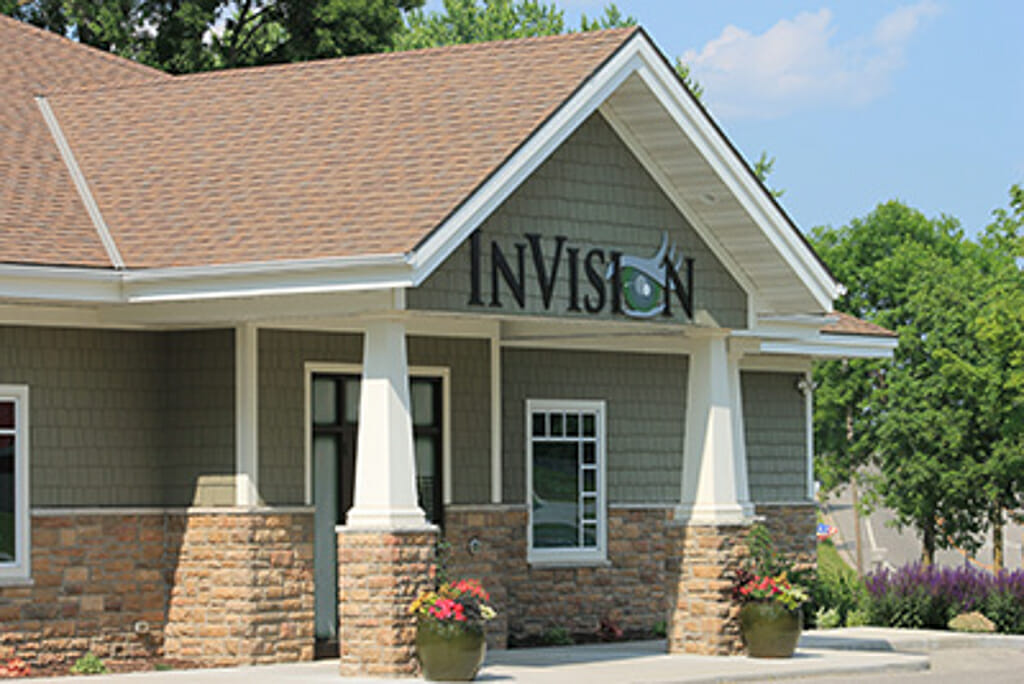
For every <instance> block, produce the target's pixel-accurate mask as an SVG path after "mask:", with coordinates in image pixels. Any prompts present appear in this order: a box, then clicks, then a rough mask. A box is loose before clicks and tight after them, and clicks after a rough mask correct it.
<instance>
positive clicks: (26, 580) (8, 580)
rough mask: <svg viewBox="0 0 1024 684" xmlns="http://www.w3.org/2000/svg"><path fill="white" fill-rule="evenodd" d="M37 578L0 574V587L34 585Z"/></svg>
mask: <svg viewBox="0 0 1024 684" xmlns="http://www.w3.org/2000/svg"><path fill="white" fill-rule="evenodd" d="M35 584H36V583H35V580H33V579H32V578H31V577H3V576H0V588H5V587H34V586H35Z"/></svg>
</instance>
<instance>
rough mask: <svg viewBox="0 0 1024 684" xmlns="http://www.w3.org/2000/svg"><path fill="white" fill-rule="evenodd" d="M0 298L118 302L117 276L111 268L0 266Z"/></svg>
mask: <svg viewBox="0 0 1024 684" xmlns="http://www.w3.org/2000/svg"><path fill="white" fill-rule="evenodd" d="M0 298H3V299H15V300H44V301H49V302H58V301H59V302H68V301H70V302H82V303H101V302H117V301H120V299H121V275H120V273H118V272H117V271H114V270H111V269H90V268H73V267H72V268H64V267H55V266H22V265H16V264H0Z"/></svg>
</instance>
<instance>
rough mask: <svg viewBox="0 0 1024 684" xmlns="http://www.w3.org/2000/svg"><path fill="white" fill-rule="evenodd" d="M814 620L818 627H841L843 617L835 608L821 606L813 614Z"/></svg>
mask: <svg viewBox="0 0 1024 684" xmlns="http://www.w3.org/2000/svg"><path fill="white" fill-rule="evenodd" d="M814 622H815V623H816V624H817V625H818V629H835V628H836V627H842V625H843V618H842V617H841V616H840V615H839V611H838V610H837V609H836V608H825V607H821V608H818V610H817V612H816V613H815V614H814Z"/></svg>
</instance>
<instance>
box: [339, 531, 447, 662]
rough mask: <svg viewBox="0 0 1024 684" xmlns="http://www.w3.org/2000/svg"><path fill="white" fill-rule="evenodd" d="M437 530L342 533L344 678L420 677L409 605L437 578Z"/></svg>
mask: <svg viewBox="0 0 1024 684" xmlns="http://www.w3.org/2000/svg"><path fill="white" fill-rule="evenodd" d="M436 543H437V531H436V529H435V528H428V529H425V530H413V531H398V530H395V531H379V530H355V529H349V528H342V529H341V530H339V532H338V645H339V647H340V649H341V653H340V660H341V674H342V676H352V677H356V676H362V677H365V676H370V677H382V676H408V677H412V676H414V675H415V674H416V670H417V663H416V659H415V658H414V657H413V654H414V651H415V647H414V644H415V638H416V626H415V625H416V623H415V619H414V618H413V616H412V615H410V614H409V605H410V604H411V603H412V602H413V601H414V600H415V599H416V597H417V596H419V594H420V592H422V591H424V590H426V589H429V588H430V587H431V584H432V578H433V576H434V572H433V570H434V564H433V561H434V546H435V544H436Z"/></svg>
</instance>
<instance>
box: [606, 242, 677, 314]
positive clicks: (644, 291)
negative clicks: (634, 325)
mask: <svg viewBox="0 0 1024 684" xmlns="http://www.w3.org/2000/svg"><path fill="white" fill-rule="evenodd" d="M616 264H617V265H618V268H619V270H620V276H619V279H620V280H621V282H622V300H623V306H622V313H624V314H626V315H627V316H632V317H633V318H651V317H653V316H657V315H658V314H660V313H663V312H664V310H665V306H666V303H667V300H666V298H665V292H666V289H665V283H669V288H671V286H672V284H671V279H670V278H669V273H668V271H669V269H672V270H673V271H674V272H676V273H679V272H681V271H683V266H684V262H683V259H682V257H680V256H678V255H677V254H676V247H675V245H672V247H671V249H670V248H669V244H668V233H662V236H661V247H659V248H658V251H657V252H655V254H654V256H653V257H650V258H648V259H643V258H640V257H635V256H630V255H628V254H623V255H622V256H621V257H619V260H618V262H614V261H613V262H612V263H610V264H608V268H607V269H606V270H605V274H604V277H605V280H611V281H612V283H613V286H614V276H615V268H616Z"/></svg>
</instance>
